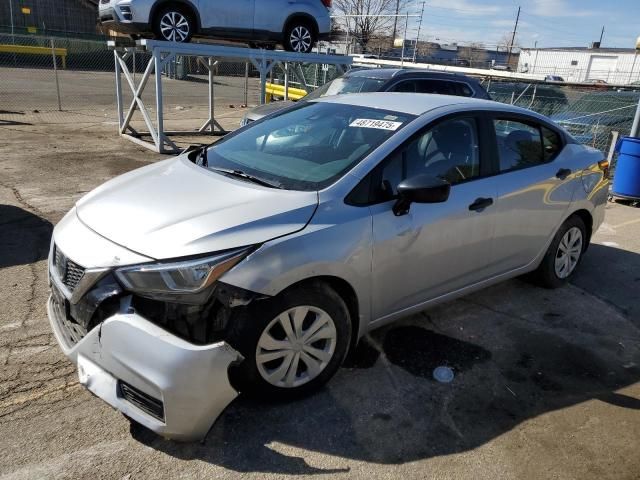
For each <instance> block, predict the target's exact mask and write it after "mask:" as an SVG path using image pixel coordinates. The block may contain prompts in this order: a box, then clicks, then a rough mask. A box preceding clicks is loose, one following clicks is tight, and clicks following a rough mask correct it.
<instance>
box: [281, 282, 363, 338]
mask: <svg viewBox="0 0 640 480" xmlns="http://www.w3.org/2000/svg"><path fill="white" fill-rule="evenodd" d="M314 283H323V284H325V285H327V286H328V287H329V288H331V289H332V290H333V291H335V292H336V293H337V294H338V295H339V296H340V298H342V300H344V303H345V304H346V305H347V308H348V309H349V317H350V319H351V342H350V344H349V350H351V349H352V348H353V347H354V346H355V345H356V344H357V343H358V340H359V339H360V336H361V334H362V333H363V332H362V331H361V329H360V327H361V325H360V323H361V322H360V306H359V304H358V295H357V294H356V290H355V289H354V288H353V286H352V285H351V284H350V283H349V282H347V281H346V280H345V279H343V278H340V277H336V276H333V275H319V276H316V277H309V278H305V279H303V280H300V281H298V282H296V283H293V284H291V285H289V286H288V287H287V288H285V289H284V290H283V292H284V291H286V290H289V289H291V288H299V287H304V286H308V285H311V284H314ZM280 293H282V292H280Z"/></svg>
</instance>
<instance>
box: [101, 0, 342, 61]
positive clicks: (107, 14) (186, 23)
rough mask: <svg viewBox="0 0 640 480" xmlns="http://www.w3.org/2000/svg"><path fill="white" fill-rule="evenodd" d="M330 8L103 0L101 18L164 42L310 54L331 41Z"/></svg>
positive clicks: (308, 2) (240, 0)
mask: <svg viewBox="0 0 640 480" xmlns="http://www.w3.org/2000/svg"><path fill="white" fill-rule="evenodd" d="M329 8H331V0H234V1H232V2H223V1H222V0H100V6H99V18H100V22H101V23H102V25H104V26H105V27H107V28H109V29H111V30H115V31H119V32H123V33H129V34H132V35H141V36H147V35H149V36H153V37H154V38H157V39H159V40H167V41H171V42H188V41H189V40H191V37H192V36H193V35H198V36H211V37H216V38H220V39H226V40H239V41H243V42H247V43H249V44H251V45H252V46H258V47H265V48H273V47H274V46H275V45H276V44H277V43H279V44H282V45H283V46H284V48H285V50H289V51H294V52H305V53H306V52H310V51H311V49H312V48H313V45H314V43H315V42H316V41H317V40H319V39H325V38H328V36H329V32H330V31H331V20H330V17H329Z"/></svg>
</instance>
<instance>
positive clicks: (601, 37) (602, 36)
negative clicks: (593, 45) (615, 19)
mask: <svg viewBox="0 0 640 480" xmlns="http://www.w3.org/2000/svg"><path fill="white" fill-rule="evenodd" d="M603 38H604V25H603V26H602V32H600V42H599V43H600V48H602V39H603Z"/></svg>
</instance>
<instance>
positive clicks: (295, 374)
mask: <svg viewBox="0 0 640 480" xmlns="http://www.w3.org/2000/svg"><path fill="white" fill-rule="evenodd" d="M230 322H232V327H231V332H230V334H229V338H228V342H229V344H230V345H231V346H232V347H234V348H235V349H237V350H238V351H239V352H240V353H241V354H242V356H243V357H244V361H242V362H241V363H240V364H238V365H236V366H234V367H232V368H231V369H230V371H229V374H230V378H231V381H232V384H233V385H234V387H235V388H236V389H238V390H240V391H241V392H249V393H253V394H259V395H267V396H271V397H279V398H292V397H296V396H299V395H303V394H306V393H309V392H311V391H314V390H316V389H318V388H319V387H321V386H322V385H323V384H324V383H326V382H327V381H328V380H329V379H330V378H331V377H332V376H333V375H334V374H335V373H336V371H337V370H338V368H339V367H340V365H341V364H342V362H343V361H344V358H345V356H346V354H347V350H348V347H349V344H350V340H351V319H350V316H349V310H348V308H347V306H346V304H345V302H344V301H343V300H342V298H341V297H340V296H339V295H338V294H337V293H336V292H335V291H334V290H332V289H331V288H330V287H328V286H327V285H325V284H323V283H312V284H307V285H306V286H304V287H294V288H292V289H290V290H286V291H285V292H283V293H281V294H279V295H278V296H276V297H273V298H270V299H266V300H261V301H258V302H255V303H254V304H250V305H249V306H248V307H247V308H246V309H245V311H244V312H242V313H241V314H240V315H238V316H237V317H236V318H231V319H230Z"/></svg>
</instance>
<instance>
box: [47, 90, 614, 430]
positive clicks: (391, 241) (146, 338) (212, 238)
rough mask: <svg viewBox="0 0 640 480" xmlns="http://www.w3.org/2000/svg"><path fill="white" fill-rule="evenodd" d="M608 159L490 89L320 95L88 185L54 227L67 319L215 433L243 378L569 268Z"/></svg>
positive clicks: (94, 375) (152, 398) (314, 381)
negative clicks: (463, 299)
mask: <svg viewBox="0 0 640 480" xmlns="http://www.w3.org/2000/svg"><path fill="white" fill-rule="evenodd" d="M607 167H608V165H607V164H606V162H605V161H604V160H603V157H602V154H601V153H600V152H599V151H597V150H594V149H591V148H589V147H585V146H582V145H579V144H577V143H576V142H575V141H574V140H573V139H572V138H571V136H570V135H569V134H568V133H566V132H565V131H563V130H562V129H561V128H559V127H558V126H556V125H555V124H553V123H552V122H551V121H549V120H548V119H546V118H545V117H542V116H540V115H537V114H535V113H532V112H529V111H526V110H522V109H519V108H517V107H512V106H508V105H503V104H498V103H493V102H490V101H485V100H475V99H467V98H462V97H450V96H439V95H415V94H402V93H371V94H359V95H342V96H339V97H326V98H323V99H320V100H317V101H310V102H304V103H303V104H300V105H298V106H297V107H295V108H293V109H289V110H287V111H286V112H284V113H280V114H277V115H275V116H273V117H270V118H268V119H265V120H261V121H257V122H254V123H252V124H251V125H249V126H247V127H244V128H241V129H240V130H238V131H236V132H234V133H233V134H230V135H228V136H227V137H225V138H224V139H222V140H221V141H219V142H217V143H215V144H213V145H212V146H210V147H207V148H203V149H200V150H194V151H190V152H187V153H185V154H183V155H181V156H179V157H177V158H173V159H169V160H166V161H162V162H158V163H155V164H153V165H150V166H147V167H144V168H141V169H139V170H136V171H132V172H130V173H127V174H125V175H123V176H121V177H118V178H116V179H113V180H111V181H109V182H107V183H106V184H104V185H102V186H101V187H99V188H97V189H96V190H94V191H93V192H91V193H89V194H88V195H87V196H85V197H84V198H83V199H81V200H80V201H79V202H78V204H77V205H76V207H75V208H74V209H73V210H72V211H70V212H69V213H68V214H67V215H66V216H65V217H64V219H63V220H62V221H61V222H60V223H59V224H58V225H57V226H56V228H55V231H54V234H53V239H52V243H51V254H50V257H49V271H50V282H51V289H52V295H51V298H50V300H49V304H48V312H49V317H50V320H51V325H52V328H53V331H54V333H55V335H56V337H57V339H58V342H59V343H60V345H61V347H62V349H63V351H64V352H65V354H66V355H67V356H69V358H71V359H72V360H73V361H74V362H75V363H76V364H77V366H78V374H79V378H80V382H81V383H82V384H83V385H85V386H86V387H87V388H88V389H89V390H91V391H92V392H93V393H95V394H96V395H97V396H99V397H101V398H102V399H104V400H105V401H107V402H108V403H110V404H111V405H112V406H113V407H115V408H117V409H118V410H120V411H122V412H123V413H124V414H125V415H126V416H127V417H129V418H131V419H133V420H134V421H136V422H139V423H141V424H143V425H145V426H146V427H148V428H150V429H151V430H153V431H155V432H157V433H159V434H161V435H163V436H165V437H170V438H176V439H182V440H191V439H198V438H202V437H203V436H205V435H206V433H207V431H208V430H209V428H210V427H211V425H212V424H213V422H214V421H215V419H216V418H217V416H218V415H219V414H220V413H221V411H222V410H223V409H224V408H225V407H226V405H227V404H228V403H229V402H231V401H232V400H233V399H234V398H235V396H236V395H237V394H238V392H250V393H254V394H259V395H279V396H292V395H295V394H299V393H305V392H309V391H312V390H313V389H316V388H318V387H320V386H321V385H322V384H323V383H325V382H326V381H327V380H329V379H330V378H331V376H332V375H333V374H334V373H335V372H336V370H337V369H338V368H339V366H340V364H341V363H342V361H343V360H344V358H345V356H346V355H347V352H348V351H349V350H350V349H352V348H353V347H354V345H355V344H356V342H357V341H358V339H360V338H361V337H362V336H363V335H365V334H366V333H367V332H369V331H370V330H372V329H374V328H377V327H380V326H382V325H385V324H387V323H389V322H391V321H393V320H395V319H398V318H400V317H403V316H406V315H409V314H411V313H413V312H417V311H420V310H423V309H425V308H427V307H429V306H431V305H434V304H436V303H439V302H443V301H446V300H450V299H452V298H455V297H458V296H461V295H465V294H467V293H469V292H472V291H475V290H478V289H480V288H483V287H486V286H488V285H491V284H494V283H496V282H500V281H502V280H505V279H508V278H512V277H515V276H518V275H522V274H525V273H530V272H533V274H534V276H535V278H537V280H538V281H539V283H540V284H541V285H543V286H546V287H559V286H561V285H562V284H564V283H565V282H566V281H567V280H568V279H569V278H570V277H571V275H572V273H573V272H574V271H575V269H576V268H577V267H578V265H579V263H580V259H581V258H582V255H583V254H584V253H585V251H586V250H587V246H588V245H589V241H590V238H591V235H592V233H593V232H594V231H595V230H596V229H597V228H598V226H599V225H600V224H601V222H602V221H603V217H604V208H605V202H606V197H607V190H608V188H607V187H608V182H607V175H606V173H607Z"/></svg>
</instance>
